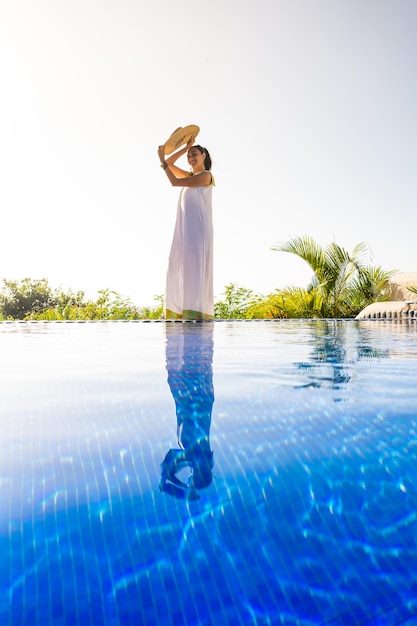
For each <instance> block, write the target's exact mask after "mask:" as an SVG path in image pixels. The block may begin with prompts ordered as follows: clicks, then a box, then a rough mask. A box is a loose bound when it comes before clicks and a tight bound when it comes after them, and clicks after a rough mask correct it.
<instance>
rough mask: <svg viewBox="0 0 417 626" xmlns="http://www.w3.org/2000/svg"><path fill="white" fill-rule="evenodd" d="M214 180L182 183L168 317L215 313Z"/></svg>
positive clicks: (168, 284) (202, 317)
mask: <svg viewBox="0 0 417 626" xmlns="http://www.w3.org/2000/svg"><path fill="white" fill-rule="evenodd" d="M213 185H214V180H213V178H212V182H211V184H210V185H206V186H204V187H183V188H182V189H181V193H180V197H179V200H178V208H177V220H176V223H175V230H174V237H173V240H172V245H171V252H170V255H169V263H168V272H167V282H166V292H165V318H166V319H191V320H207V319H213V317H214V300H213V219H212V205H211V195H212V188H213Z"/></svg>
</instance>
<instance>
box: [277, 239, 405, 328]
mask: <svg viewBox="0 0 417 626" xmlns="http://www.w3.org/2000/svg"><path fill="white" fill-rule="evenodd" d="M272 250H276V251H278V252H290V253H291V254H295V255H296V256H298V257H300V258H301V259H303V260H304V261H306V263H308V264H309V266H310V267H311V269H312V270H313V277H312V279H311V282H310V284H309V285H308V287H307V289H299V288H298V289H297V290H296V291H297V292H298V298H299V299H300V301H301V300H302V303H303V306H302V307H300V309H303V310H304V314H303V315H302V317H307V316H309V317H354V316H355V315H356V314H357V313H359V311H360V310H361V309H363V308H364V307H365V306H367V305H368V304H370V303H371V302H375V300H380V301H381V300H386V299H387V297H388V284H389V279H390V276H391V275H392V273H393V272H385V271H384V270H382V269H381V268H379V267H372V266H371V265H370V264H369V262H370V259H371V252H370V250H369V248H368V246H367V245H366V244H365V243H359V244H358V245H357V246H355V248H354V249H353V252H352V253H351V254H350V253H349V252H348V251H347V250H345V249H344V248H342V247H341V246H339V245H337V244H336V243H334V242H332V243H330V244H329V245H328V246H327V247H326V248H323V247H322V246H320V245H319V244H318V243H316V241H314V239H312V238H311V237H307V236H304V237H296V238H294V239H291V240H290V241H287V242H286V243H278V244H276V245H275V246H273V247H272ZM296 291H295V288H294V287H287V288H285V289H280V290H277V295H278V296H280V298H281V300H282V302H283V306H285V300H288V301H290V302H291V306H290V307H289V308H290V310H289V311H288V314H289V315H288V316H291V317H293V316H294V315H291V309H292V311H293V312H294V309H295V308H296V307H294V295H295V293H296ZM309 303H310V304H309ZM306 304H309V310H308V308H307V310H306ZM281 313H282V311H281ZM308 313H309V315H308Z"/></svg>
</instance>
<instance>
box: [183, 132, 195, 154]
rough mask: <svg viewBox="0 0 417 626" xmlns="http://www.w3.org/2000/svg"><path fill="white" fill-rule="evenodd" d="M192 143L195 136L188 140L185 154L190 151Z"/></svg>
mask: <svg viewBox="0 0 417 626" xmlns="http://www.w3.org/2000/svg"><path fill="white" fill-rule="evenodd" d="M194 142H195V136H194V135H192V136H191V137H190V138H189V140H188V143H187V145H186V146H185V150H186V151H187V152H188V150H189V149H190V148H191V147H192V146H193V145H194Z"/></svg>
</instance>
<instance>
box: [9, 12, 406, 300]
mask: <svg viewBox="0 0 417 626" xmlns="http://www.w3.org/2000/svg"><path fill="white" fill-rule="evenodd" d="M0 80H1V95H0V159H1V164H0V166H1V185H0V206H1V235H0V236H1V246H0V277H4V278H6V279H12V280H20V279H22V278H24V277H30V278H43V277H45V278H48V280H49V283H50V285H51V286H52V287H59V286H60V287H62V288H63V289H65V290H67V289H73V290H75V291H78V290H84V291H86V293H87V295H88V296H89V297H95V296H96V295H97V291H98V290H99V289H103V288H110V289H113V290H115V291H117V292H119V293H120V294H121V295H124V296H129V297H130V298H131V299H132V301H133V302H134V303H135V304H138V305H144V304H152V303H153V297H154V295H155V294H162V293H163V291H164V284H165V272H166V266H167V260H168V254H169V247H170V243H171V237H172V233H173V228H174V222H175V214H176V205H177V197H178V193H179V191H178V189H175V188H173V187H171V186H170V185H169V183H168V180H167V178H166V176H165V175H164V173H163V171H162V170H161V168H160V167H159V161H158V157H157V146H158V145H159V144H160V143H163V142H164V141H165V140H166V139H167V138H168V136H169V135H170V134H171V132H172V131H173V130H174V129H176V128H177V127H178V126H186V125H187V124H197V125H199V126H200V128H201V132H200V135H199V137H198V142H199V143H201V144H203V145H205V146H206V147H207V148H208V149H209V151H210V152H211V155H212V157H213V162H214V166H213V173H214V175H215V178H216V188H215V190H214V194H213V210H214V228H215V295H216V298H217V299H219V298H220V297H221V296H222V292H223V288H224V286H225V285H226V284H228V283H230V282H236V283H238V284H239V285H240V286H243V287H248V288H251V289H253V290H254V291H255V292H256V293H262V294H267V293H270V292H272V291H273V290H274V289H275V288H278V287H284V286H286V285H290V284H292V285H300V286H306V285H307V283H308V280H309V278H310V274H311V272H310V270H309V268H308V266H307V265H306V264H305V263H304V262H302V261H301V260H299V259H298V258H296V257H293V256H292V255H289V254H286V253H279V252H273V251H271V250H270V247H271V246H272V245H273V244H274V243H276V242H279V241H287V240H288V239H290V238H291V237H295V236H299V235H310V236H312V237H314V238H315V239H316V240H317V241H318V242H319V243H321V244H323V245H327V244H328V243H329V242H330V241H333V240H335V241H336V242H337V243H338V244H340V245H342V246H343V247H345V248H347V249H348V250H352V249H353V247H354V246H355V245H356V244H357V243H359V242H361V241H365V242H366V243H367V244H368V245H369V246H370V247H371V249H372V251H373V262H374V264H375V265H380V266H382V267H383V268H384V269H386V270H390V269H398V270H400V271H417V258H416V255H417V244H416V237H417V114H416V112H417V2H416V1H415V0H256V2H255V1H254V0H212V1H211V2H191V1H190V0H175V1H174V0H158V2H152V1H149V0H146V1H145V0H36V2H34V0H12V1H11V0H1V3H0ZM182 164H183V165H184V167H186V161H185V160H184V161H183V163H182Z"/></svg>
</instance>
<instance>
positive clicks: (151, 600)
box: [0, 320, 417, 626]
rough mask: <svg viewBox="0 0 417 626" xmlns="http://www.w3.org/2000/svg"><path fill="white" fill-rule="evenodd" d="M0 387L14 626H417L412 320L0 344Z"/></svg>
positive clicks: (1, 586)
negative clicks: (315, 625) (288, 625)
mask: <svg viewBox="0 0 417 626" xmlns="http://www.w3.org/2000/svg"><path fill="white" fill-rule="evenodd" d="M0 373H1V392H0V407H1V415H0V425H1V431H0V433H1V434H0V452H1V457H0V459H1V460H0V546H1V555H2V556H1V560H0V624H2V625H6V624H7V625H9V626H17V625H25V626H26V625H29V624H30V625H32V624H33V625H39V626H45V625H53V626H60V625H65V626H67V625H70V624H71V625H72V624H77V625H80V626H85V625H89V624H94V625H95V624H104V625H106V626H107V625H108V626H116V625H125V624H128V625H135V626H136V625H139V624H146V625H147V626H148V625H154V624H155V625H157V626H165V625H167V626H168V625H169V626H171V625H172V626H173V625H176V626H178V625H183V624H184V625H187V626H188V625H194V624H195V625H197V624H198V625H216V626H221V625H223V624H225V625H246V624H250V625H252V624H253V625H262V626H264V625H270V624H271V625H275V624H297V625H303V626H304V625H309V624H332V625H334V624H336V625H339V624H340V625H342V624H343V625H344V624H348V625H350V624H356V625H357V624H367V625H377V624H378V625H379V624H384V625H385V624H408V625H410V624H416V623H417V486H416V482H417V386H416V381H417V320H408V321H406V320H405V321H401V320H390V321H377V320H371V321H357V320H346V321H340V320H317V321H309V320H280V321H271V322H264V321H262V322H228V321H227V322H226V321H225V322H206V323H177V322H171V323H164V322H154V323H143V322H127V323H123V322H99V323H2V324H0ZM178 435H179V438H180V442H181V445H179V444H178V440H177V436H178ZM191 468H193V472H191Z"/></svg>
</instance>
